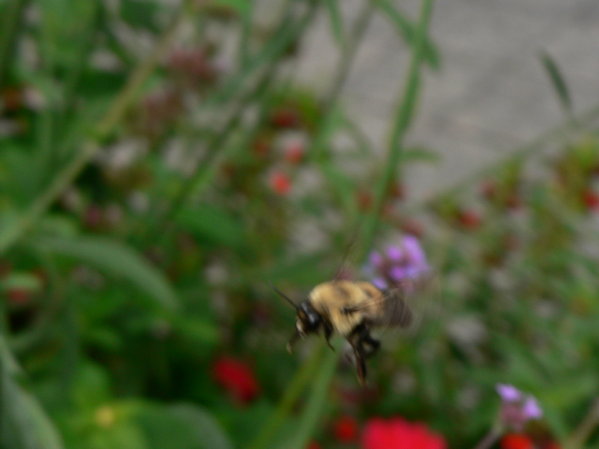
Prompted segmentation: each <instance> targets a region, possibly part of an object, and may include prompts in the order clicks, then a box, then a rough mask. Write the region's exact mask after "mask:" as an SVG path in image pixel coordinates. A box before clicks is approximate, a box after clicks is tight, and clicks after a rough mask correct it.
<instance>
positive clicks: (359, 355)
mask: <svg viewBox="0 0 599 449" xmlns="http://www.w3.org/2000/svg"><path fill="white" fill-rule="evenodd" d="M353 348H354V357H355V358H356V369H357V370H358V380H359V381H360V385H362V386H364V385H366V361H365V359H364V354H363V352H362V349H361V348H359V347H358V346H354V347H353Z"/></svg>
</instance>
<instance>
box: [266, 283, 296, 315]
mask: <svg viewBox="0 0 599 449" xmlns="http://www.w3.org/2000/svg"><path fill="white" fill-rule="evenodd" d="M270 286H271V288H272V289H273V290H274V291H275V292H277V294H278V295H279V296H280V297H281V298H283V299H284V300H285V301H287V302H288V303H289V304H291V305H292V306H293V308H294V309H297V304H296V303H294V302H293V301H292V300H291V298H289V296H287V295H286V294H285V293H283V292H282V291H281V290H279V289H278V288H277V287H275V286H274V285H272V284H270Z"/></svg>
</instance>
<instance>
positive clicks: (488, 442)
mask: <svg viewBox="0 0 599 449" xmlns="http://www.w3.org/2000/svg"><path fill="white" fill-rule="evenodd" d="M500 437H501V431H500V430H499V428H498V427H497V426H493V427H492V428H491V430H489V432H488V433H487V434H486V435H485V436H484V437H483V439H482V440H480V441H479V442H478V444H477V445H476V446H475V448H474V449H490V448H491V447H492V446H493V445H494V444H495V443H496V442H497V440H499V438H500Z"/></svg>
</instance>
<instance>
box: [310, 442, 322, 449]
mask: <svg viewBox="0 0 599 449" xmlns="http://www.w3.org/2000/svg"><path fill="white" fill-rule="evenodd" d="M306 449H322V446H321V445H320V444H318V443H317V442H316V441H311V442H310V444H308V445H307V446H306Z"/></svg>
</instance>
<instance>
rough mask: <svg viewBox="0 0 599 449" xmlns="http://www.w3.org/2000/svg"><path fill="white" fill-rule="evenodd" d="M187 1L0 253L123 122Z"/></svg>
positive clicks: (7, 235) (0, 240) (9, 232)
mask: <svg viewBox="0 0 599 449" xmlns="http://www.w3.org/2000/svg"><path fill="white" fill-rule="evenodd" d="M189 1H190V0H188V1H185V2H183V4H182V5H181V7H180V8H179V11H178V12H177V14H176V16H175V18H174V19H173V21H172V22H171V24H170V25H169V27H168V28H167V29H166V30H165V32H164V33H163V35H162V36H161V38H160V40H159V41H158V44H157V45H156V47H155V48H154V50H153V51H152V53H151V54H150V55H149V56H148V58H147V59H145V60H144V61H143V62H142V63H141V64H140V65H139V66H138V67H137V68H136V69H135V71H134V72H133V73H132V74H131V77H130V78H129V80H128V81H127V84H126V85H125V87H124V88H123V90H122V91H121V93H120V94H119V95H118V97H117V98H116V99H115V101H114V102H113V104H112V105H111V107H110V108H109V110H108V111H107V113H106V115H105V116H104V118H103V119H102V120H101V121H100V123H99V124H98V125H97V127H96V130H95V134H94V137H95V139H93V140H89V141H87V142H85V143H84V144H83V147H82V149H81V151H80V153H79V154H78V155H76V156H75V158H74V159H73V160H72V161H71V162H70V163H69V164H68V165H67V166H66V167H64V168H63V169H62V171H61V172H60V173H59V174H58V175H57V176H56V178H55V179H54V181H53V182H52V183H51V184H50V186H49V187H48V188H47V189H46V190H45V192H44V193H42V194H41V195H40V196H39V197H38V198H37V199H36V200H35V201H34V203H33V204H32V205H31V207H30V208H29V209H28V210H26V211H25V212H24V213H23V215H22V216H21V217H20V218H19V219H18V220H17V221H16V222H15V223H11V225H10V226H9V227H8V229H6V230H5V231H4V232H3V233H2V234H0V254H1V253H3V252H5V251H6V250H8V249H9V248H10V247H11V246H12V245H13V244H15V243H16V242H17V241H18V240H19V239H20V238H21V237H22V236H23V234H24V233H25V232H26V231H28V230H29V228H30V227H31V226H32V225H33V224H34V223H35V221H36V220H38V219H39V218H40V217H41V216H42V215H43V214H44V213H45V212H46V211H47V210H48V208H49V207H50V206H51V205H52V203H53V202H54V201H56V199H57V198H58V197H59V196H60V194H61V193H62V192H63V191H64V190H65V189H66V188H67V187H68V186H69V185H70V184H71V183H72V182H73V181H74V180H75V178H76V177H77V175H78V174H79V173H81V171H82V170H83V168H84V167H85V166H86V165H87V164H88V163H89V162H90V160H91V159H92V158H93V157H94V155H95V154H96V153H97V152H98V150H99V149H100V148H101V146H100V143H99V142H101V141H102V140H104V139H105V138H107V137H108V136H109V135H110V134H111V133H112V132H113V131H114V129H115V128H116V126H117V125H118V124H119V123H120V122H121V121H122V119H123V118H124V116H125V113H126V112H127V110H128V109H129V107H130V106H131V104H132V103H133V101H134V100H135V98H136V95H137V93H138V91H139V90H140V88H141V86H142V84H143V83H144V82H145V80H146V79H147V78H148V76H149V75H150V74H151V73H152V71H153V70H154V68H155V67H156V65H157V64H158V61H159V58H160V56H161V55H162V54H163V53H164V51H165V50H166V49H167V47H168V46H169V45H170V42H171V39H172V38H173V36H174V34H175V31H176V30H177V29H178V27H179V24H180V23H181V22H182V20H183V18H184V15H185V11H186V10H187V5H188V4H189Z"/></svg>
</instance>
